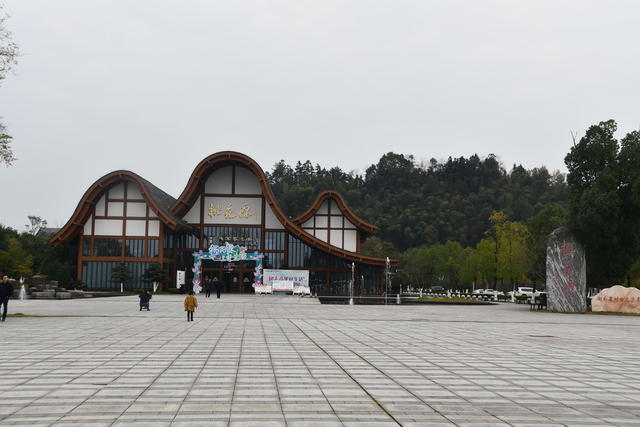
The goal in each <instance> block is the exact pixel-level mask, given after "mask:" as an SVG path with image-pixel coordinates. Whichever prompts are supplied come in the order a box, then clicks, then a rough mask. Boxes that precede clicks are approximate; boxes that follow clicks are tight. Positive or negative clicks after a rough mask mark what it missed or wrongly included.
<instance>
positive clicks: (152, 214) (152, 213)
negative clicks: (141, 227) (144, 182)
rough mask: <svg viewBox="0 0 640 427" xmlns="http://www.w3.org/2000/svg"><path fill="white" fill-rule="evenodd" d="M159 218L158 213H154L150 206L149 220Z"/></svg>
mask: <svg viewBox="0 0 640 427" xmlns="http://www.w3.org/2000/svg"><path fill="white" fill-rule="evenodd" d="M157 217H158V215H156V213H155V212H154V211H153V209H152V208H151V206H149V218H157Z"/></svg>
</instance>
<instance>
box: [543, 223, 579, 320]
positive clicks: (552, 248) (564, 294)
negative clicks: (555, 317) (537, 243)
mask: <svg viewBox="0 0 640 427" xmlns="http://www.w3.org/2000/svg"><path fill="white" fill-rule="evenodd" d="M586 292H587V265H586V261H585V254H584V249H583V247H582V245H581V244H580V243H579V242H578V241H577V240H576V238H575V237H574V236H573V234H572V233H571V232H570V231H569V229H568V228H567V227H560V228H558V229H556V230H554V231H553V232H552V233H551V235H550V236H549V241H548V243H547V296H548V307H549V310H553V311H559V312H564V313H580V312H584V311H585V310H586V309H587V301H586Z"/></svg>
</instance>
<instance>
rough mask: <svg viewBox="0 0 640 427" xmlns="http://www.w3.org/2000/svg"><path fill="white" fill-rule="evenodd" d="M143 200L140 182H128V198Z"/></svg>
mask: <svg viewBox="0 0 640 427" xmlns="http://www.w3.org/2000/svg"><path fill="white" fill-rule="evenodd" d="M132 199H133V200H142V199H143V197H142V193H140V189H139V187H138V184H136V183H135V182H128V183H127V200H132Z"/></svg>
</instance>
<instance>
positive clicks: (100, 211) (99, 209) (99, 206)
mask: <svg viewBox="0 0 640 427" xmlns="http://www.w3.org/2000/svg"><path fill="white" fill-rule="evenodd" d="M105 200H106V198H105V196H104V194H103V195H102V197H100V199H99V200H98V203H96V216H104V208H105V206H106V205H105Z"/></svg>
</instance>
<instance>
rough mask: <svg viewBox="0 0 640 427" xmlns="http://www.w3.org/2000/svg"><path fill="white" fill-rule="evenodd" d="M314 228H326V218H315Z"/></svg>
mask: <svg viewBox="0 0 640 427" xmlns="http://www.w3.org/2000/svg"><path fill="white" fill-rule="evenodd" d="M316 227H328V225H327V217H326V216H320V215H318V216H316Z"/></svg>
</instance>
